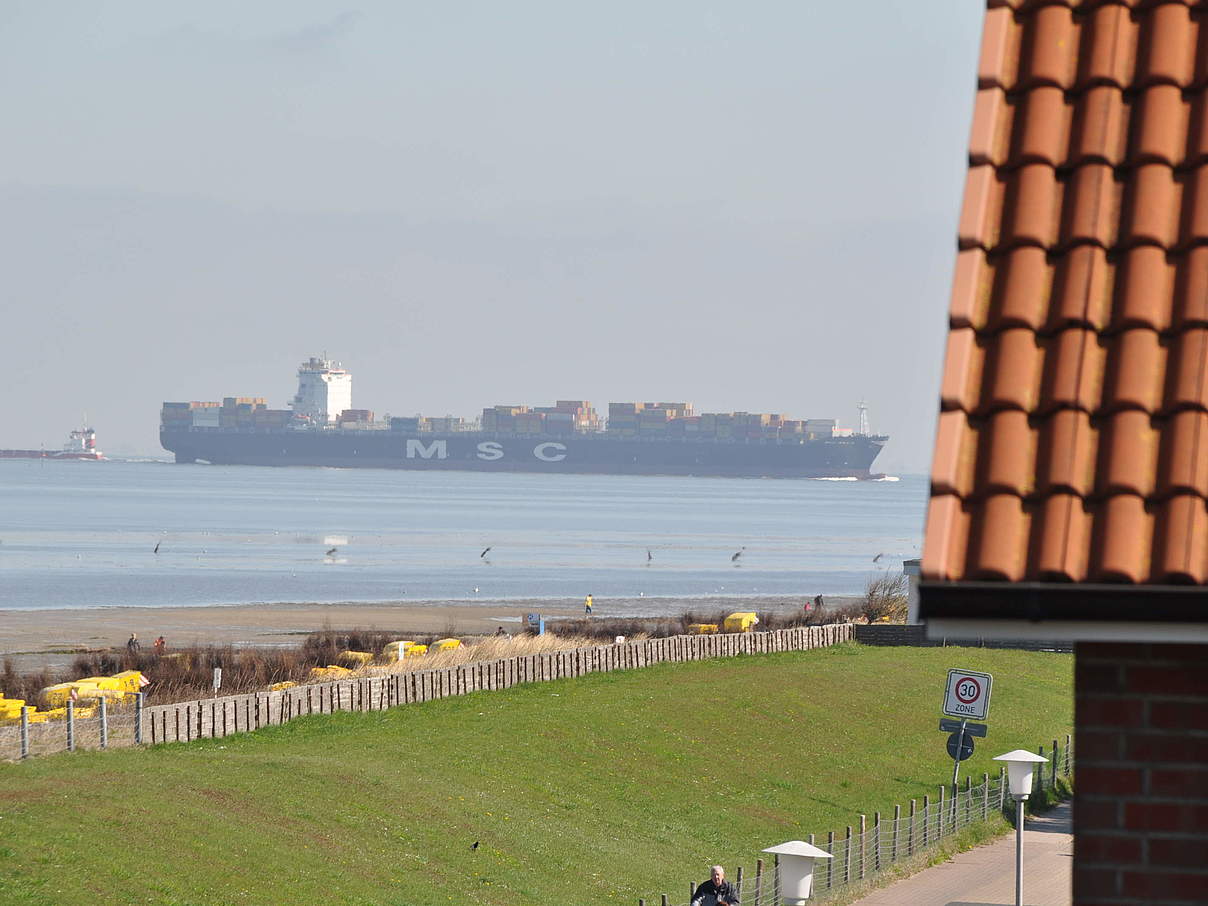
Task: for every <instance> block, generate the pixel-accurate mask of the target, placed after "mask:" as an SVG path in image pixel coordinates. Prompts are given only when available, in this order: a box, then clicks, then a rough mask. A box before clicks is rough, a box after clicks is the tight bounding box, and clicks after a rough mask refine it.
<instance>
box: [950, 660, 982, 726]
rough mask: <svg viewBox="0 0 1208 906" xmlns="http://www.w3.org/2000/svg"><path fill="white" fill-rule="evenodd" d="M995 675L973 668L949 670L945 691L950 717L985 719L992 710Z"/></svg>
mask: <svg viewBox="0 0 1208 906" xmlns="http://www.w3.org/2000/svg"><path fill="white" fill-rule="evenodd" d="M993 682H994V677H992V676H991V675H990V674H988V673H975V672H973V671H972V670H949V671H948V686H947V689H946V690H945V691H944V713H945V714H947V715H948V716H949V717H968V718H972V719H973V720H985V719H986V715H987V714H988V713H989V711H990V686H991V685H992V684H993Z"/></svg>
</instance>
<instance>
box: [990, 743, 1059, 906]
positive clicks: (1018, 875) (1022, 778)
mask: <svg viewBox="0 0 1208 906" xmlns="http://www.w3.org/2000/svg"><path fill="white" fill-rule="evenodd" d="M994 760H995V761H1005V762H1006V763H1007V784H1008V785H1009V786H1010V789H1011V796H1012V797H1014V799H1015V906H1023V803H1024V800H1026V799H1027V798H1028V797H1029V796H1030V795H1032V775H1033V774H1035V773H1036V765H1038V764H1047V763H1048V759H1047V758H1045V757H1044V756H1043V755H1037V754H1036V753H1035V752H1029V751H1028V750H1027V749H1016V750H1015V751H1014V752H1008V753H1007V754H1006V755H996V756H994Z"/></svg>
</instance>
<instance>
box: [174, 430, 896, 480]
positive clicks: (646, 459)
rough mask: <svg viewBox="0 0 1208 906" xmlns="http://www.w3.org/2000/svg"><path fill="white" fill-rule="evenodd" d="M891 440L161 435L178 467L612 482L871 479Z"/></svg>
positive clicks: (309, 433) (371, 433) (233, 432)
mask: <svg viewBox="0 0 1208 906" xmlns="http://www.w3.org/2000/svg"><path fill="white" fill-rule="evenodd" d="M885 441H886V438H884V437H864V436H857V437H836V438H823V439H815V440H809V441H805V442H802V443H785V442H781V441H774V440H772V441H759V440H751V441H746V442H744V441H731V442H727V441H705V440H678V439H667V440H653V439H645V438H643V439H638V438H614V437H608V436H605V435H598V436H596V435H593V436H587V437H585V436H583V435H573V436H565V437H559V436H545V435H543V436H516V435H505V434H490V433H486V432H459V433H454V434H407V433H403V432H397V431H335V430H329V431H291V430H258V431H257V430H227V429H206V428H200V429H198V428H179V429H170V428H162V429H161V431H160V443H161V444H162V445H163V447H164V449H166V450H168V451H170V452H171V453H173V454H174V455H175V457H176V461H177V462H198V461H201V462H208V463H213V464H215V465H259V466H328V467H336V468H387V469H424V470H447V469H460V470H465V471H474V472H547V473H548V472H553V473H568V474H604V475H699V476H718V477H744V478H872V477H875V476H874V475H873V473H872V472H871V466H872V463H873V460H874V459H875V458H876V456H877V454H878V453H879V452H880V451H881V448H882V447H883V446H884V444H885Z"/></svg>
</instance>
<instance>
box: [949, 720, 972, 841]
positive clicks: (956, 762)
mask: <svg viewBox="0 0 1208 906" xmlns="http://www.w3.org/2000/svg"><path fill="white" fill-rule="evenodd" d="M968 725H969V721H968V719H962V720H961V728H960V736H958V737H957V739H956V758H954V759H952V826H953V827H956V797H957V786H956V781H957V777H958V776H959V775H960V770H961V752H962V751H963V750H964V748H965V727H967V726H968Z"/></svg>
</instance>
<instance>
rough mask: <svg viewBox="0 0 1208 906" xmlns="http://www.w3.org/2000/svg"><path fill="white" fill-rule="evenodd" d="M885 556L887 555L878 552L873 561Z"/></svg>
mask: <svg viewBox="0 0 1208 906" xmlns="http://www.w3.org/2000/svg"><path fill="white" fill-rule="evenodd" d="M884 556H885V555H884V554H877V555H876V556H875V557H873V558H872V562H873V563H876V562H877V561H878V560H880V559H881V558H882V557H884Z"/></svg>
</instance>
